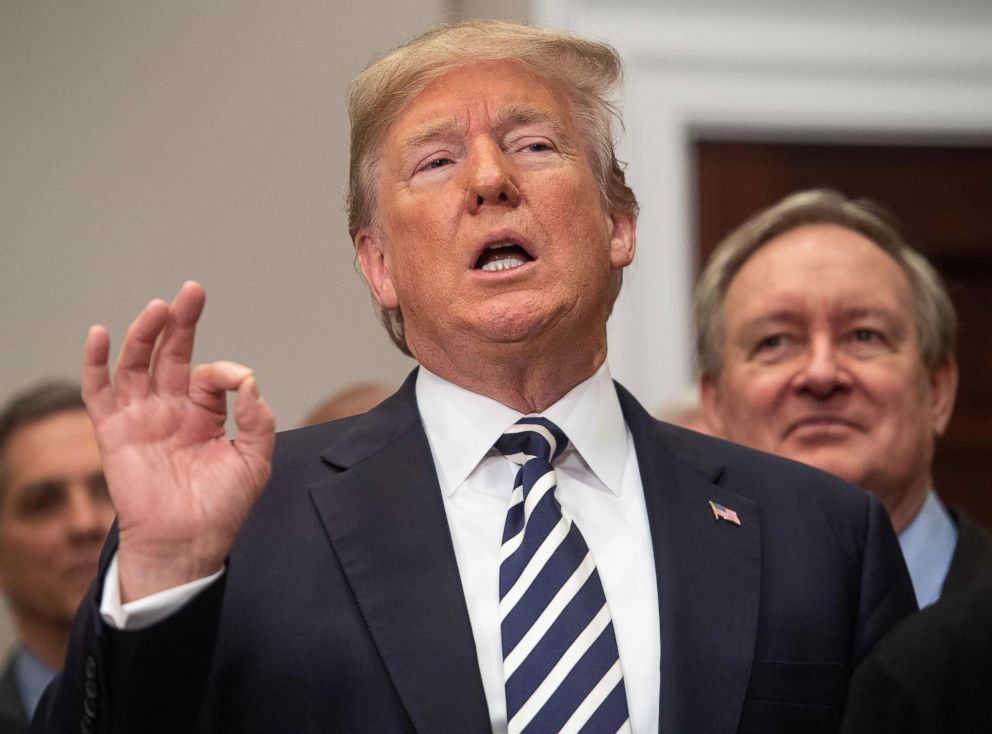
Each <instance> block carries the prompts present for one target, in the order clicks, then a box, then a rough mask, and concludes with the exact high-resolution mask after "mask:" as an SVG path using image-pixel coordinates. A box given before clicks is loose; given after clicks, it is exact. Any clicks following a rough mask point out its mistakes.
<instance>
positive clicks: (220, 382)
mask: <svg viewBox="0 0 992 734" xmlns="http://www.w3.org/2000/svg"><path fill="white" fill-rule="evenodd" d="M249 377H251V370H250V369H249V368H247V367H245V366H244V365H243V364H238V363H237V362H210V363H209V364H200V365H197V366H196V367H194V368H193V371H192V372H191V373H190V378H189V399H190V400H191V401H193V402H194V403H196V404H197V405H199V406H200V407H202V408H204V409H205V410H209V411H210V412H211V413H215V414H217V415H219V416H220V417H221V418H223V417H225V416H226V415H227V392H228V391H229V390H237V389H238V388H239V387H240V386H241V384H242V382H244V380H245V379H247V378H249Z"/></svg>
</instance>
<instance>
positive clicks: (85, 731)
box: [79, 719, 93, 734]
mask: <svg viewBox="0 0 992 734" xmlns="http://www.w3.org/2000/svg"><path fill="white" fill-rule="evenodd" d="M79 731H81V732H82V734H93V722H92V721H90V720H89V719H83V720H82V721H80V722H79Z"/></svg>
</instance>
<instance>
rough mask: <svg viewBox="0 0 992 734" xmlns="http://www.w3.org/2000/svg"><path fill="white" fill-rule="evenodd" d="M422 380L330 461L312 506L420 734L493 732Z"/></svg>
mask: <svg viewBox="0 0 992 734" xmlns="http://www.w3.org/2000/svg"><path fill="white" fill-rule="evenodd" d="M413 379H414V377H413V375H411V377H410V378H409V379H408V380H407V382H406V384H405V385H404V386H403V388H401V390H400V392H399V393H397V395H396V396H394V397H393V398H391V399H390V400H389V401H387V402H386V403H384V404H383V406H382V407H381V408H380V409H377V410H375V411H372V412H371V413H369V414H367V415H366V416H364V417H363V418H362V419H360V420H359V421H357V422H356V424H355V427H354V428H353V429H352V430H351V431H350V432H349V435H347V436H346V437H345V440H342V441H340V442H338V443H337V444H335V446H334V447H333V448H332V449H331V450H329V451H328V452H326V453H325V455H324V456H325V459H326V460H327V461H329V462H330V463H332V464H335V465H336V466H339V467H342V468H345V469H346V471H343V472H341V473H340V474H337V475H336V476H334V477H333V478H332V479H330V480H328V481H326V482H322V483H320V484H319V485H317V486H315V487H313V488H312V490H311V496H312V497H313V501H314V503H315V505H316V507H317V511H318V512H319V514H320V517H321V519H322V521H323V524H324V527H325V529H326V530H327V534H328V536H329V538H330V541H331V544H332V546H333V548H334V552H335V554H336V555H337V557H338V560H339V561H340V563H341V567H342V568H343V570H344V573H345V575H346V576H347V578H348V582H349V584H350V586H351V590H352V592H353V593H354V595H355V598H356V600H357V602H358V605H359V607H360V609H361V610H362V614H363V615H364V618H365V621H366V623H367V625H368V628H369V631H370V632H371V635H372V638H373V639H374V641H375V643H376V646H377V647H378V650H379V653H380V654H381V656H382V659H383V661H384V662H385V665H386V668H387V669H388V670H389V673H390V675H391V677H392V680H393V683H394V685H395V686H396V689H397V691H398V692H399V695H400V698H401V699H402V700H403V703H404V705H405V706H406V708H407V711H408V712H409V714H410V719H411V720H412V721H413V724H414V727H415V728H416V729H417V730H418V731H420V732H439V731H458V732H475V731H478V732H487V731H489V729H490V723H489V713H488V707H487V705H486V699H485V693H484V691H483V688H482V679H481V676H480V672H479V664H478V659H477V657H476V654H475V640H474V638H473V636H472V630H471V627H470V624H469V618H468V611H467V609H466V607H465V597H464V594H463V591H462V586H461V580H460V578H459V575H458V567H457V564H456V562H455V556H454V549H453V547H452V544H451V535H450V533H449V531H448V525H447V519H446V516H445V512H444V506H443V502H442V499H441V490H440V489H439V487H438V483H437V475H436V470H435V467H434V461H433V459H432V457H431V452H430V447H429V446H428V443H427V437H426V435H425V434H424V431H423V428H422V427H421V424H420V417H419V414H418V413H417V409H416V399H415V394H414V389H413Z"/></svg>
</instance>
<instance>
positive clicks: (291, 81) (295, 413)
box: [0, 0, 528, 648]
mask: <svg viewBox="0 0 992 734" xmlns="http://www.w3.org/2000/svg"><path fill="white" fill-rule="evenodd" d="M477 5H478V3H471V2H469V1H468V0H466V1H465V2H451V1H450V0H420V2H416V3H407V2H400V1H399V0H376V1H375V2H361V3H350V2H340V1H338V0H333V1H331V0H296V1H294V2H271V1H270V2H264V1H261V0H244V1H241V2H236V3H235V2H207V1H205V0H204V1H200V2H185V3H151V2H133V1H132V0H102V1H101V2H99V3H97V2H62V3H55V2H45V3H39V2H28V1H27V0H24V1H23V2H16V1H14V0H0V213H2V219H0V221H2V227H0V248H2V249H0V251H2V258H3V259H2V267H0V313H2V315H3V316H2V318H0V344H3V349H2V353H0V360H2V369H0V400H6V399H7V397H8V396H9V395H10V394H11V393H12V392H14V391H15V390H16V389H18V388H20V387H23V386H24V385H26V384H28V383H30V382H32V381H34V380H36V379H38V378H40V377H44V376H66V377H72V378H75V377H76V376H77V375H78V372H79V354H80V347H81V345H82V341H83V337H84V336H85V333H86V329H87V328H88V326H89V325H90V324H92V323H103V324H105V325H106V326H107V327H108V328H109V329H110V332H111V338H112V340H113V342H114V343H115V344H116V345H119V344H120V341H121V339H122V337H123V334H124V331H125V329H126V327H127V324H128V323H129V321H130V320H131V318H133V316H134V314H136V313H137V311H138V310H139V309H140V308H141V307H142V306H143V305H144V304H145V303H146V302H147V301H148V299H150V298H151V297H154V296H159V297H165V298H171V296H172V294H173V293H174V292H175V290H176V288H177V287H178V286H179V285H180V284H181V283H182V282H183V281H184V280H185V279H187V278H193V279H197V280H200V281H201V282H203V283H204V284H205V286H206V287H207V293H208V306H207V310H206V313H205V315H204V318H203V321H202V328H201V330H200V339H199V342H198V347H197V352H196V355H195V358H196V359H197V360H198V361H209V360H214V359H222V358H223V359H235V360H238V361H241V362H244V363H246V364H248V365H251V366H252V367H253V368H254V369H255V371H256V373H257V375H258V380H259V384H260V386H261V389H262V391H263V394H264V395H265V397H266V399H267V400H268V401H269V403H270V404H271V405H272V406H273V409H274V410H275V413H276V417H277V421H278V424H279V427H280V428H289V427H292V426H294V425H295V424H296V423H297V422H298V421H299V420H300V419H301V418H302V417H303V416H304V415H305V414H306V413H307V411H308V410H309V409H310V408H311V407H312V406H313V405H314V404H315V403H316V402H317V401H318V400H319V399H320V398H322V397H324V396H325V395H327V394H329V393H330V392H332V391H334V390H335V389H337V388H338V387H340V386H342V385H344V384H347V383H349V382H352V381H355V380H366V379H378V380H384V381H387V382H390V383H394V384H398V383H399V381H400V380H401V379H402V378H403V377H404V376H405V374H406V373H407V371H408V370H409V369H410V368H411V366H412V363H411V362H410V361H409V360H408V359H406V358H404V357H403V356H402V355H401V354H400V353H399V352H398V351H397V350H396V349H395V348H394V347H393V346H392V345H391V343H390V342H389V340H388V338H387V336H386V334H385V332H384V331H383V330H382V329H381V328H380V327H379V325H378V322H377V320H376V318H375V315H374V312H373V309H372V306H371V302H370V299H369V297H368V295H367V292H366V290H365V286H364V284H363V283H362V282H361V279H360V278H359V276H358V275H357V273H356V272H355V270H354V267H353V255H352V247H351V242H350V241H349V238H348V234H347V229H346V224H345V217H344V211H343V205H342V203H343V197H344V191H345V184H346V180H347V168H348V165H347V162H348V158H347V156H348V126H347V119H346V114H345V109H344V95H345V89H346V86H347V84H348V82H349V81H350V79H351V78H352V77H353V76H354V75H355V74H356V73H357V72H358V71H359V70H360V69H361V68H362V67H364V66H365V65H366V64H367V63H368V62H369V61H371V60H372V58H373V57H374V56H375V55H377V54H379V53H381V52H383V51H385V50H387V49H388V48H389V47H391V46H393V45H395V44H397V43H399V42H400V41H401V40H403V39H404V38H405V37H407V36H409V35H411V34H412V33H415V32H418V31H421V30H423V29H425V28H427V27H429V26H431V25H434V24H435V23H437V22H440V21H442V20H452V19H456V18H460V17H470V16H475V15H479V14H484V12H485V9H484V8H480V7H476V6H477ZM527 8H528V4H527V2H523V1H520V0H517V1H515V2H512V3H511V4H510V5H509V6H508V7H507V8H503V9H502V14H503V16H504V17H516V18H518V19H526V17H527V15H528V11H527ZM3 624H4V622H3V620H2V615H0V633H2V627H3ZM4 639H8V637H7V636H4V635H2V634H0V648H2V644H3V643H2V641H3V640H4Z"/></svg>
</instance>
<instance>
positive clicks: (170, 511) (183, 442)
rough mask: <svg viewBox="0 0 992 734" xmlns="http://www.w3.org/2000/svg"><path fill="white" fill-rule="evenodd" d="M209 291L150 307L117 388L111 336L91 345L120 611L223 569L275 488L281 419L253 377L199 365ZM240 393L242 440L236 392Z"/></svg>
mask: <svg viewBox="0 0 992 734" xmlns="http://www.w3.org/2000/svg"><path fill="white" fill-rule="evenodd" d="M204 301H205V294H204V291H203V288H202V287H201V286H200V285H199V284H197V283H193V282H187V283H185V284H184V285H183V287H182V288H181V289H180V290H179V293H178V294H177V295H176V297H175V299H174V300H173V301H172V303H171V304H167V303H165V302H164V301H161V300H154V301H151V302H150V303H149V304H148V305H147V306H145V308H144V309H143V310H142V311H141V313H140V314H138V317H137V318H136V319H135V320H134V321H133V322H132V323H131V326H130V328H129V329H128V332H127V336H126V338H125V341H124V345H123V347H122V348H121V352H120V356H119V358H118V362H117V367H116V369H115V370H114V381H113V384H111V380H110V371H109V369H108V364H107V362H108V354H109V351H110V338H109V336H108V334H107V330H106V329H105V328H103V327H102V326H94V327H92V328H91V329H90V331H89V334H88V335H87V337H86V345H85V347H84V355H83V378H82V386H83V399H84V401H85V402H86V407H87V410H88V411H89V414H90V418H91V419H92V421H93V425H94V427H95V429H96V434H97V440H98V441H99V444H100V450H101V453H102V455H103V463H104V473H105V474H106V477H107V484H108V487H109V489H110V495H111V498H112V500H113V502H114V507H115V508H116V510H117V518H118V526H119V529H120V545H119V548H118V556H117V558H118V568H119V572H120V582H121V599H122V601H125V602H126V601H131V600H134V599H139V598H141V597H143V596H147V595H149V594H152V593H154V592H156V591H161V590H163V589H167V588H171V587H174V586H178V585H179V584H182V583H185V582H187V581H192V580H194V579H197V578H202V577H204V576H207V575H209V574H211V573H214V572H215V571H218V570H220V568H221V567H222V566H223V563H224V560H225V558H226V557H227V554H228V552H229V550H230V548H231V545H232V544H233V543H234V539H235V537H236V536H237V534H238V531H239V530H240V529H241V526H242V524H243V523H244V521H245V519H246V518H247V516H248V513H249V511H250V510H251V508H252V506H253V505H254V503H255V500H256V499H257V498H258V496H259V494H260V493H261V491H262V488H263V487H264V486H265V482H266V481H267V480H268V477H269V472H270V469H271V463H272V459H271V457H272V445H273V442H274V430H275V421H274V419H273V417H272V412H271V410H269V407H268V406H267V405H266V403H265V401H264V400H262V399H261V398H260V397H259V395H258V388H257V386H256V384H255V378H254V375H253V374H252V372H251V370H250V369H248V368H247V367H245V366H243V365H240V364H236V363H234V362H213V363H211V364H202V365H198V366H196V367H193V368H191V367H190V360H191V358H192V354H193V340H194V334H195V331H196V322H197V320H198V319H199V318H200V313H201V312H202V310H203V304H204ZM229 390H230V391H234V392H236V393H237V395H236V398H235V401H234V419H235V424H236V426H237V433H236V436H235V439H234V441H233V442H231V441H229V440H228V439H227V438H226V436H225V434H224V422H225V419H226V418H227V405H226V393H227V391H229Z"/></svg>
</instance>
